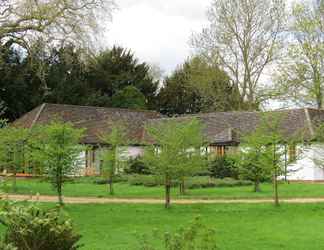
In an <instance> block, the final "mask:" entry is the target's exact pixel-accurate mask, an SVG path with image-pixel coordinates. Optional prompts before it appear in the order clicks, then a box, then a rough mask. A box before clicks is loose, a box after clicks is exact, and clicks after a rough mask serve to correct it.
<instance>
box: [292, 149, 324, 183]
mask: <svg viewBox="0 0 324 250" xmlns="http://www.w3.org/2000/svg"><path fill="white" fill-rule="evenodd" d="M297 156H298V157H297V161H296V162H295V163H292V164H289V165H288V168H287V169H288V172H289V173H288V180H301V181H321V180H324V168H320V167H318V164H319V162H320V161H321V162H323V165H324V145H319V144H313V145H310V146H301V145H298V146H297ZM315 162H316V163H315Z"/></svg>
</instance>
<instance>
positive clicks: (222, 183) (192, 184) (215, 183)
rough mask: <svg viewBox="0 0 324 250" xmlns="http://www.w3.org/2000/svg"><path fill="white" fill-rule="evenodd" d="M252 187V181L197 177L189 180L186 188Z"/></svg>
mask: <svg viewBox="0 0 324 250" xmlns="http://www.w3.org/2000/svg"><path fill="white" fill-rule="evenodd" d="M249 185H252V182H251V181H246V180H235V179H232V178H224V179H215V178H211V177H209V176H195V177H191V178H188V179H187V181H186V187H187V188H188V189H197V188H212V187H239V186H249Z"/></svg>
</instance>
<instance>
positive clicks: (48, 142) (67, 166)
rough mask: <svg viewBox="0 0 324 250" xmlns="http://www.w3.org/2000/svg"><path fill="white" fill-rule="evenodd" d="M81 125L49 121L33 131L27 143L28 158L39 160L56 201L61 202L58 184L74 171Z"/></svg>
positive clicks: (77, 160) (79, 150) (81, 134)
mask: <svg viewBox="0 0 324 250" xmlns="http://www.w3.org/2000/svg"><path fill="white" fill-rule="evenodd" d="M82 136H83V129H76V128H74V127H73V126H72V125H71V124H69V123H63V122H57V121H55V122H52V123H50V124H48V125H44V126H41V127H38V128H36V129H35V130H34V131H33V139H32V141H31V145H32V147H33V152H32V156H31V157H32V159H33V160H35V161H38V162H40V163H41V164H42V165H43V167H44V169H45V172H46V173H47V175H48V177H49V179H50V181H51V183H52V185H53V188H55V189H56V191H57V195H58V201H59V203H60V205H63V198H62V188H63V184H64V182H65V181H66V180H67V177H68V176H71V175H74V174H76V173H77V168H78V167H79V165H78V164H79V160H80V154H81V152H82V151H83V150H84V148H83V147H82V146H81V145H80V139H81V138H82Z"/></svg>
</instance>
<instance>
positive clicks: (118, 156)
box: [101, 125, 128, 195]
mask: <svg viewBox="0 0 324 250" xmlns="http://www.w3.org/2000/svg"><path fill="white" fill-rule="evenodd" d="M102 140H103V141H104V142H105V143H106V144H107V146H108V147H109V148H108V149H106V150H104V152H103V153H102V156H101V157H102V161H103V167H102V168H103V169H102V171H103V174H104V175H105V176H106V177H107V179H108V183H109V193H110V194H111V195H113V194H114V187H113V184H114V177H115V175H116V173H117V172H118V166H119V165H120V162H121V161H123V160H124V163H126V161H125V159H122V158H123V156H124V155H123V154H125V149H124V148H123V147H124V146H125V145H127V142H128V140H127V131H126V129H125V127H124V126H122V125H115V126H113V127H112V129H111V131H110V133H108V134H106V135H103V136H102Z"/></svg>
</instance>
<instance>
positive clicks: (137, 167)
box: [125, 157, 151, 175]
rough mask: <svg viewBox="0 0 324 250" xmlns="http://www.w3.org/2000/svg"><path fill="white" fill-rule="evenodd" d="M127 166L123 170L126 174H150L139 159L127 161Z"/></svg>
mask: <svg viewBox="0 0 324 250" xmlns="http://www.w3.org/2000/svg"><path fill="white" fill-rule="evenodd" d="M127 166H128V167H127V168H126V169H125V173H126V174H145V175H149V174H151V172H150V170H149V168H148V167H147V166H146V165H145V163H144V162H143V161H142V160H141V158H140V157H137V158H135V159H131V160H129V162H128V164H127Z"/></svg>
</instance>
